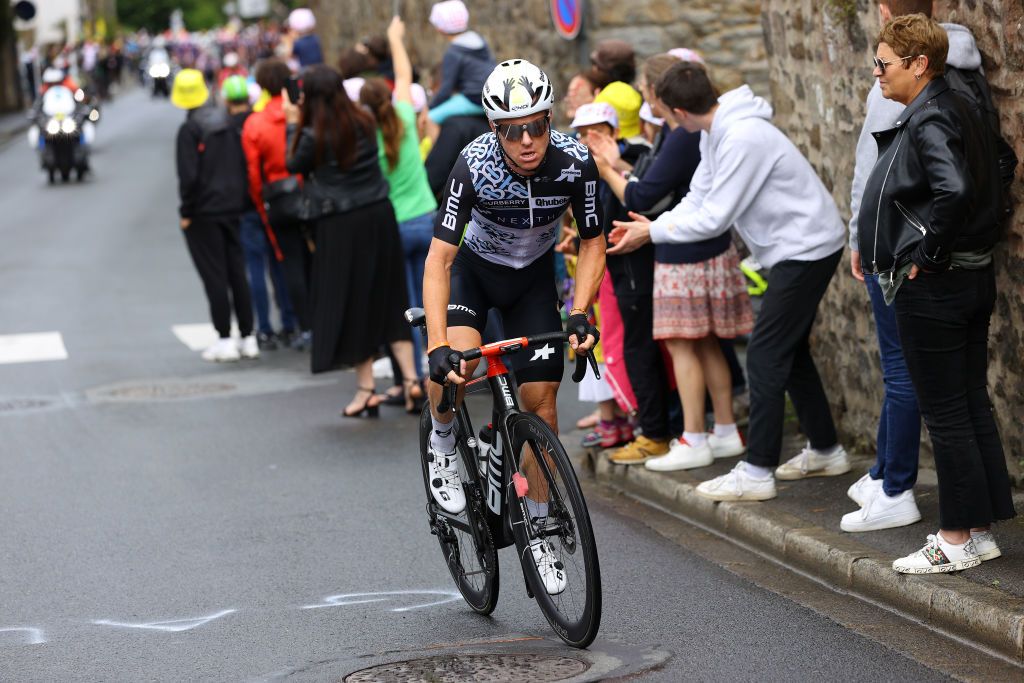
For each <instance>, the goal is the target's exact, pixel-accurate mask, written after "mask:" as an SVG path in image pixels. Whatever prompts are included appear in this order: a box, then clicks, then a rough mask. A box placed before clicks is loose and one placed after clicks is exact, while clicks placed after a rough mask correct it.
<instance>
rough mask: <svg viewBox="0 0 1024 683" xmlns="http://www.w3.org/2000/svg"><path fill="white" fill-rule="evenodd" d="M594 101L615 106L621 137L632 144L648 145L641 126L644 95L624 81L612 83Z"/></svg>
mask: <svg viewBox="0 0 1024 683" xmlns="http://www.w3.org/2000/svg"><path fill="white" fill-rule="evenodd" d="M594 102H607V103H608V104H610V105H612V106H613V107H615V112H616V114H618V117H619V137H620V138H621V139H622V140H624V141H626V142H627V143H629V144H631V145H643V146H648V145H647V141H646V140H645V139H644V138H643V136H642V135H641V133H642V132H643V131H642V130H641V128H640V107H641V106H642V105H643V103H644V98H643V96H642V95H641V94H640V93H639V92H637V91H636V89H635V88H633V86H631V85H629V84H628V83H624V82H623V81H615V82H614V83H610V84H609V85H608V86H607V87H606V88H604V89H603V90H602V91H601V92H599V93H598V94H597V96H596V97H595V98H594Z"/></svg>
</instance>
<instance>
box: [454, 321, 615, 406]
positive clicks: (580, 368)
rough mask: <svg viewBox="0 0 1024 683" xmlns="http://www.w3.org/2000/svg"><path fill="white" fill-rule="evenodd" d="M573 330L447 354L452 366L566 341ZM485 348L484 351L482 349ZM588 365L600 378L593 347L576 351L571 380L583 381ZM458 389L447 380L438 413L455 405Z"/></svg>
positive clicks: (507, 340)
mask: <svg viewBox="0 0 1024 683" xmlns="http://www.w3.org/2000/svg"><path fill="white" fill-rule="evenodd" d="M573 334H575V333H573V332H564V331H561V332H545V333H543V334H537V335H534V336H532V337H520V338H518V339H506V340H505V341H500V342H495V343H494V344H488V345H487V346H486V347H477V348H475V349H469V350H468V351H463V352H461V353H460V352H459V351H452V353H451V354H450V355H449V356H448V360H449V362H450V363H451V364H452V366H453V367H458V366H459V361H462V360H476V359H478V358H482V357H483V356H484V355H488V356H494V355H497V356H504V355H506V354H509V353H514V352H516V351H519V350H520V349H525V348H529V347H530V346H536V345H537V344H546V343H547V342H566V341H568V340H569V337H570V336H572V335H573ZM485 348H486V349H487V352H486V353H485V351H484V349H485ZM588 363H589V365H590V369H591V370H593V371H594V377H595V378H596V379H601V371H600V370H598V368H597V361H596V360H595V359H594V353H593V349H591V350H590V351H588V352H587V353H586V354H585V355H584V354H581V353H579V352H577V353H576V369H575V370H574V371H573V373H572V381H573V382H576V383H577V384H578V383H579V382H581V381H583V378H584V376H586V374H587V365H588ZM457 391H458V385H457V384H452V383H451V382H448V383H446V384H445V385H444V393H443V394H442V396H441V402H440V403H439V404H438V406H437V410H438V412H439V413H447V412H448V411H450V410H451V409H452V406H454V405H455V393H456V392H457Z"/></svg>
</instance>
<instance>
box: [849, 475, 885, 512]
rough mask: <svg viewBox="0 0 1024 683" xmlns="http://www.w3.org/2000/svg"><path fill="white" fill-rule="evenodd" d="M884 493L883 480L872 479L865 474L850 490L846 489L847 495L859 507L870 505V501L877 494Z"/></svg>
mask: <svg viewBox="0 0 1024 683" xmlns="http://www.w3.org/2000/svg"><path fill="white" fill-rule="evenodd" d="M881 492H882V480H881V479H872V478H871V474H870V473H868V474H865V475H864V476H863V477H861V478H860V479H858V480H857V481H855V482H853V483H852V484H851V485H850V488H848V489H846V495H847V496H849V497H850V500H852V501H853V502H854V503H856V504H857V505H860V506H861V507H864V506H865V505H867V504H868V501H870V500H871V498H872V497H873V496H874V495H875V494H877V493H881Z"/></svg>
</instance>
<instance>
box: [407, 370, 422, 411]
mask: <svg viewBox="0 0 1024 683" xmlns="http://www.w3.org/2000/svg"><path fill="white" fill-rule="evenodd" d="M402 383H403V384H404V385H405V412H407V413H409V414H410V415H418V414H419V413H420V411H421V410H423V399H424V395H423V387H421V386H420V382H419V380H418V379H406V380H402Z"/></svg>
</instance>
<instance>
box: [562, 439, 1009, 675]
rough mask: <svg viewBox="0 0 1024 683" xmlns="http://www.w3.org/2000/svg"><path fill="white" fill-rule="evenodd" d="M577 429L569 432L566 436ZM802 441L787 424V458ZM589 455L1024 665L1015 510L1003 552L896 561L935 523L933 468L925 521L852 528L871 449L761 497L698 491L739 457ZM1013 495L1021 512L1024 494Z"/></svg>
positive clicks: (834, 579)
mask: <svg viewBox="0 0 1024 683" xmlns="http://www.w3.org/2000/svg"><path fill="white" fill-rule="evenodd" d="M576 437H577V433H573V435H571V436H567V438H566V442H567V443H571V442H572V441H573V440H575V439H576ZM577 443H578V440H577ZM803 445H804V440H803V438H802V437H800V436H799V435H798V434H796V433H795V432H791V433H789V434H788V435H787V437H786V441H785V443H784V446H783V460H786V459H788V458H789V457H791V456H792V455H796V454H797V453H798V452H799V451H800V449H801V448H802V447H803ZM589 459H590V463H591V465H592V467H593V470H594V473H595V475H596V477H597V479H598V480H599V481H601V482H603V483H605V484H608V485H611V486H612V487H614V488H617V489H619V490H621V491H624V492H627V493H631V494H634V495H636V496H639V497H641V498H646V499H648V500H650V501H651V502H654V503H657V504H659V505H662V506H664V507H666V508H668V509H670V510H672V511H673V512H676V513H678V514H681V515H682V516H684V517H687V518H689V519H691V520H693V521H695V522H698V523H700V524H703V525H705V526H707V527H710V528H711V529H713V530H715V531H717V532H719V533H721V534H723V535H725V536H727V537H729V538H731V539H733V540H736V541H738V542H740V543H743V544H747V545H751V546H754V547H756V548H757V549H758V550H759V551H761V552H765V553H767V554H768V555H771V556H773V557H775V558H776V559H778V560H781V561H782V562H783V563H785V564H787V565H790V566H793V567H796V568H798V569H800V570H802V571H804V572H807V573H809V574H811V575H813V576H814V577H816V578H818V579H820V580H823V581H825V582H827V583H829V584H831V585H833V586H835V587H836V589H837V590H840V591H849V592H851V593H854V594H859V595H861V596H863V597H865V598H868V599H870V600H872V601H875V602H878V603H881V604H882V605H883V606H886V607H891V608H893V609H895V610H898V611H900V612H903V613H906V614H909V615H911V616H913V617H914V618H916V619H919V620H920V621H922V622H924V623H927V624H929V625H932V626H935V627H939V628H942V629H944V630H946V631H948V632H950V633H952V634H953V635H956V636H958V637H961V638H965V639H967V640H970V641H974V642H978V643H981V644H983V645H986V646H988V647H989V648H992V649H993V650H996V651H997V652H999V653H1001V654H1003V655H1006V656H1008V657H1010V658H1012V659H1013V660H1014V661H1016V662H1018V663H1020V664H1024V519H1022V518H1021V517H1017V518H1016V519H1014V520H1011V521H1010V522H1005V523H1003V524H1000V525H999V526H998V527H997V528H996V529H995V532H996V537H997V539H998V541H999V546H1000V548H1001V549H1002V551H1003V557H1001V558H998V559H996V560H992V561H990V562H986V563H984V564H983V565H981V566H980V567H976V568H974V569H970V570H968V571H965V572H961V573H959V574H945V575H937V574H936V575H925V576H910V575H902V574H897V573H896V572H894V571H893V570H892V561H893V560H894V559H896V558H897V557H901V556H903V555H908V554H910V553H911V552H913V551H914V550H917V549H919V548H920V547H921V546H922V545H924V542H925V536H927V535H928V534H932V533H935V532H936V531H937V529H938V523H937V520H938V500H937V497H938V496H937V487H936V480H935V472H934V470H928V469H922V470H921V473H920V475H919V481H918V485H917V486H916V487H915V495H916V496H917V502H918V506H919V507H920V509H921V515H922V518H923V519H922V521H921V522H918V523H917V524H912V525H910V526H908V527H902V528H899V529H889V530H885V531H873V532H865V533H859V534H848V533H845V532H843V531H841V530H840V529H839V520H840V518H841V517H842V516H843V514H845V513H847V512H851V511H853V510H856V509H857V505H856V503H854V502H853V501H851V500H850V499H849V498H847V496H846V489H847V488H848V487H849V486H850V484H852V483H853V482H855V481H856V480H857V479H858V478H859V477H860V476H861V475H862V474H864V473H865V472H866V471H867V470H868V469H869V468H870V466H871V465H872V464H873V462H874V459H873V458H868V457H853V463H854V468H853V470H852V471H851V472H850V473H849V474H846V475H843V476H840V477H815V478H812V479H806V480H802V481H791V482H782V481H780V482H776V486H777V489H778V494H779V495H778V497H777V498H775V499H774V500H771V501H768V502H765V503H714V502H712V501H709V500H706V499H703V498H700V497H699V496H697V494H696V493H695V492H694V488H695V487H696V485H697V484H699V483H700V482H702V481H705V480H707V479H710V478H712V477H715V476H718V475H719V474H724V473H725V472H727V471H728V470H729V469H731V468H732V467H733V465H734V464H735V463H736V461H737V459H736V458H728V459H725V460H718V461H716V462H715V463H713V464H712V465H710V466H709V467H705V468H702V469H697V470H689V471H685V472H671V473H660V472H652V471H650V470H647V469H645V468H644V467H643V466H642V465H641V466H635V465H634V466H631V467H626V466H623V465H613V464H612V463H610V462H609V461H608V459H607V457H606V453H603V452H597V451H594V452H591V453H590V454H589ZM1015 499H1016V503H1017V509H1018V511H1019V512H1021V513H1024V495H1020V494H1017V495H1015Z"/></svg>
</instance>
